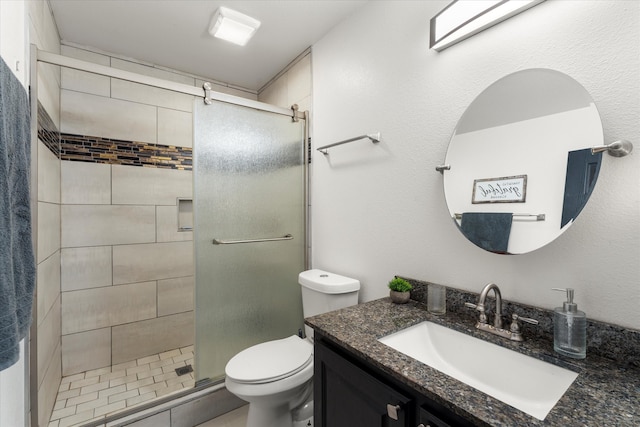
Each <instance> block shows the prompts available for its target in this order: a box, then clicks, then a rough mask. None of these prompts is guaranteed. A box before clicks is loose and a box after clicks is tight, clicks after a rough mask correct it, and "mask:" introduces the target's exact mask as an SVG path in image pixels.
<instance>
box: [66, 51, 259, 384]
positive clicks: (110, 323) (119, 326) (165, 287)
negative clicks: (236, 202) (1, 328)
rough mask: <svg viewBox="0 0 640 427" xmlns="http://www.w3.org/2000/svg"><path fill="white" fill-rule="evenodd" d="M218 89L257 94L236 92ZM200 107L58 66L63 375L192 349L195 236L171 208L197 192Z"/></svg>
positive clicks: (102, 58)
mask: <svg viewBox="0 0 640 427" xmlns="http://www.w3.org/2000/svg"><path fill="white" fill-rule="evenodd" d="M62 54H63V55H66V56H70V57H75V58H78V59H82V60H85V61H89V62H94V63H98V64H101V65H107V66H111V67H114V68H120V69H125V70H128V71H133V72H136V73H139V74H145V75H150V76H153V77H158V78H162V79H165V80H170V81H175V82H179V83H183V84H189V85H196V86H200V85H201V84H202V83H203V81H202V80H200V79H198V78H195V77H192V76H186V75H183V74H180V73H177V72H174V71H170V70H165V69H159V68H156V67H152V66H148V65H145V64H139V63H135V62H132V61H127V60H123V59H120V58H116V57H113V56H110V55H106V54H102V53H97V52H93V51H89V50H85V49H79V48H76V47H71V46H62ZM214 87H215V89H216V90H219V91H221V92H225V93H230V94H233V95H237V96H243V97H247V98H250V99H256V95H255V94H253V93H251V92H248V91H244V90H242V89H239V88H232V87H228V86H225V85H221V84H214ZM193 102H194V97H193V96H190V95H184V94H179V93H173V92H170V91H166V90H162V89H157V88H151V87H147V86H144V85H139V84H135V83H130V82H124V81H120V80H117V79H111V78H108V77H104V76H98V75H95V74H90V73H86V72H81V71H77V70H69V69H63V70H62V89H61V113H60V116H61V125H60V127H61V132H62V149H61V158H62V162H61V163H62V165H61V185H60V186H61V201H60V202H61V211H60V220H61V238H60V245H61V248H62V249H61V255H60V266H61V271H60V277H61V283H60V286H61V290H62V305H61V309H60V311H61V316H62V323H61V333H62V373H63V375H65V376H67V375H71V374H74V373H77V372H83V371H86V370H92V369H97V368H101V367H105V366H109V365H112V364H120V363H124V362H127V361H130V360H135V359H139V358H142V357H145V356H148V355H152V354H157V353H160V352H164V351H168V350H171V349H175V348H180V347H185V346H188V345H191V344H193V339H194V338H193V334H194V318H193V292H194V265H193V262H194V261H193V242H192V240H193V235H192V232H191V231H182V232H179V231H178V224H177V218H178V212H177V206H176V204H177V199H178V198H186V199H190V198H192V187H193V185H192V172H191V147H192V139H193V134H192V121H193V117H192V108H193ZM133 165H135V166H133ZM140 166H145V167H140Z"/></svg>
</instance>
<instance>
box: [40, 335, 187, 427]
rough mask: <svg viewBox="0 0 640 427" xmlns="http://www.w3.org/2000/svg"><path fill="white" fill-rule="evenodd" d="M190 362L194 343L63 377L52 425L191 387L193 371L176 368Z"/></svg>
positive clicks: (90, 418)
mask: <svg viewBox="0 0 640 427" xmlns="http://www.w3.org/2000/svg"><path fill="white" fill-rule="evenodd" d="M187 365H191V366H193V346H188V347H183V348H179V349H175V350H170V351H167V352H164V353H160V354H154V355H153V356H148V357H143V358H141V359H138V360H133V361H131V362H126V363H121V364H119V365H113V366H109V367H106V368H101V369H95V370H92V371H87V372H81V373H79V374H74V375H70V376H68V377H63V378H62V381H61V383H60V389H59V390H58V396H57V397H56V402H55V406H54V408H53V413H52V414H51V421H50V422H49V427H69V426H75V425H80V424H83V423H86V422H88V421H93V420H99V419H102V418H105V417H106V416H108V415H112V414H113V413H115V412H119V411H122V410H123V409H127V408H131V407H132V406H135V405H138V404H141V403H146V402H148V401H150V400H152V399H155V398H156V397H161V396H166V395H168V394H170V393H173V392H176V391H179V390H183V389H185V388H191V387H193V386H194V384H195V379H194V375H193V371H192V372H189V373H187V374H184V375H180V376H179V375H178V374H177V373H176V368H180V367H185V366H187Z"/></svg>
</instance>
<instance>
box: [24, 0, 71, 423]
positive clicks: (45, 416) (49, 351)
mask: <svg viewBox="0 0 640 427" xmlns="http://www.w3.org/2000/svg"><path fill="white" fill-rule="evenodd" d="M25 3H26V7H27V13H28V25H29V43H31V44H35V45H36V46H37V47H38V48H39V49H43V50H46V51H49V52H53V53H60V41H59V37H58V32H57V28H56V24H55V21H54V19H53V14H52V13H51V10H50V8H49V3H48V2H45V1H29V2H25ZM37 72H38V103H39V108H38V149H37V154H36V156H34V157H35V158H33V159H32V162H33V163H34V164H36V165H37V174H38V179H37V182H32V183H31V186H32V191H33V192H34V193H35V194H37V222H36V223H35V226H34V229H35V233H36V236H37V242H38V243H37V246H36V248H35V250H36V262H37V292H36V300H35V304H34V314H33V319H34V323H35V325H36V328H35V334H32V336H31V339H32V341H33V340H35V341H36V343H34V342H32V343H31V344H35V345H32V346H31V348H32V350H31V351H32V355H35V358H34V359H35V360H34V361H33V362H32V363H31V371H30V374H31V377H32V378H31V390H32V393H36V392H37V396H38V397H37V407H36V406H35V405H34V406H33V407H32V408H31V411H32V415H33V416H36V415H37V421H38V424H39V425H42V426H44V425H47V423H48V420H49V417H50V415H51V412H52V409H53V406H54V403H55V399H56V394H57V392H58V387H59V385H60V380H61V378H62V372H61V340H60V322H61V320H60V312H61V310H60V308H61V298H60V254H61V252H60V160H59V158H58V153H59V150H60V147H59V138H58V135H59V132H58V131H59V128H60V127H59V123H60V110H59V106H60V69H59V68H58V67H54V66H52V65H46V64H39V65H38V69H37ZM31 424H34V423H31Z"/></svg>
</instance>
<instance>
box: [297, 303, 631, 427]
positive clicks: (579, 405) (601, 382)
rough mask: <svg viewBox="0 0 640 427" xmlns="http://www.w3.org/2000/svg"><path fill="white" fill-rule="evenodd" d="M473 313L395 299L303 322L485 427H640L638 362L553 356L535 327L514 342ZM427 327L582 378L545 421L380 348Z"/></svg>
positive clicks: (548, 343)
mask: <svg viewBox="0 0 640 427" xmlns="http://www.w3.org/2000/svg"><path fill="white" fill-rule="evenodd" d="M412 298H413V295H412ZM468 312H469V313H467V312H464V311H463V310H461V311H459V312H447V314H445V315H443V316H435V315H432V314H430V313H428V312H427V310H426V306H425V305H424V304H423V303H421V302H418V301H414V300H413V299H412V300H411V301H410V302H409V303H407V304H393V303H392V302H391V300H390V299H389V298H383V299H379V300H375V301H371V302H367V303H364V304H359V305H356V306H353V307H348V308H345V309H342V310H338V311H334V312H331V313H326V314H321V315H318V316H314V317H310V318H307V319H306V320H305V323H307V324H308V325H310V326H311V327H313V328H314V329H315V330H316V331H318V332H321V333H322V334H323V335H325V336H326V337H327V338H328V339H330V340H331V341H333V342H334V343H336V344H338V345H339V346H341V347H343V348H345V349H346V350H348V351H350V352H351V353H353V354H354V355H355V356H357V357H359V358H362V359H363V360H364V361H366V362H368V363H370V364H372V365H374V366H375V367H377V368H379V369H381V370H382V371H383V372H386V373H388V374H389V375H391V376H392V377H393V378H395V379H397V380H398V381H400V382H401V383H403V384H405V385H407V386H409V387H411V388H412V389H415V390H417V391H418V392H420V393H422V394H423V395H425V396H427V397H428V398H430V399H433V400H435V401H436V402H438V403H441V404H443V405H444V406H445V407H447V408H449V409H450V410H452V411H453V412H455V413H457V414H459V415H461V416H463V417H464V418H466V419H468V420H470V421H472V422H474V423H475V424H477V425H479V426H508V427H513V426H598V427H602V426H612V427H613V426H615V427H621V426H634V427H637V426H640V368H638V366H637V365H635V363H632V364H629V363H620V362H616V361H614V360H611V359H608V358H605V357H601V356H599V355H597V354H589V352H588V353H587V358H586V359H583V360H574V359H568V358H564V357H561V356H559V355H558V354H557V353H555V352H554V351H553V340H552V338H551V339H545V338H544V337H542V338H541V337H539V336H535V335H534V336H532V335H529V336H528V335H527V333H526V332H527V328H534V327H532V326H529V325H525V326H524V327H523V328H524V332H523V333H524V335H525V342H523V343H516V342H512V341H509V340H507V339H504V338H500V337H497V336H493V335H491V334H488V333H486V332H481V331H478V330H476V329H475V327H474V325H475V316H476V313H473V310H468ZM424 320H429V321H432V322H434V323H438V324H441V325H443V326H447V327H449V328H451V329H455V330H457V331H460V332H464V333H466V334H468V335H472V336H474V337H477V338H480V339H483V340H485V341H489V342H492V343H495V344H498V345H500V346H503V347H506V348H510V349H512V350H514V351H518V352H520V353H523V354H527V355H530V356H533V357H536V358H538V359H542V360H545V361H547V362H551V363H553V364H555V365H558V366H562V367H565V368H568V369H571V370H573V371H575V372H578V373H579V375H578V377H577V379H576V380H575V381H574V382H573V384H572V385H571V386H570V387H569V389H568V390H567V392H566V393H565V394H564V395H563V396H562V398H561V399H560V400H559V401H558V403H557V404H556V405H555V407H554V408H553V409H552V410H551V412H549V414H548V415H547V416H546V418H545V419H544V421H540V420H538V419H536V418H534V417H532V416H530V415H528V414H526V413H524V412H522V411H520V410H517V409H515V408H513V407H512V406H509V405H507V404H505V403H503V402H501V401H499V400H497V399H495V398H492V397H490V396H488V395H486V394H484V393H482V392H480V391H478V390H476V389H474V388H472V387H470V386H468V385H466V384H464V383H462V382H460V381H458V380H456V379H454V378H452V377H449V376H447V375H445V374H443V373H441V372H439V371H437V370H435V369H433V368H431V367H429V366H427V365H425V364H423V363H421V362H418V361H417V360H415V359H413V358H411V357H409V356H406V355H404V354H402V353H400V352H398V351H396V350H394V349H392V348H391V347H387V346H386V345H384V344H382V343H380V342H378V338H381V337H383V336H386V335H388V334H390V333H393V332H397V331H399V330H401V329H404V328H406V327H409V326H412V325H414V324H417V323H420V322H422V321H424ZM547 338H548V337H547ZM634 338H636V336H635V335H634Z"/></svg>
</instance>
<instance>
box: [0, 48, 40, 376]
mask: <svg viewBox="0 0 640 427" xmlns="http://www.w3.org/2000/svg"><path fill="white" fill-rule="evenodd" d="M30 147H31V125H30V111H29V96H28V95H27V92H26V91H25V89H24V87H23V86H22V85H21V84H20V81H18V79H17V78H16V76H14V75H13V72H12V71H11V69H10V68H9V67H8V66H7V64H6V63H5V62H4V60H2V58H0V371H2V370H3V369H6V368H8V367H9V366H11V365H13V364H14V363H15V362H16V361H17V360H18V357H19V354H20V353H19V347H18V344H19V343H20V341H21V340H22V339H23V338H24V337H25V336H26V335H27V332H28V331H29V326H31V309H32V304H33V293H34V288H35V278H36V266H35V260H34V256H33V245H32V241H31V209H30V204H29V201H30V200H29V182H30V176H29V174H30V166H31V164H30V161H31V159H30V157H31V156H30V153H31V151H30V150H31V148H30Z"/></svg>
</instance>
